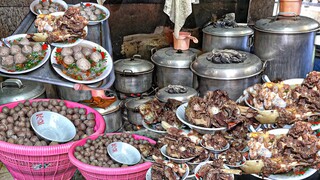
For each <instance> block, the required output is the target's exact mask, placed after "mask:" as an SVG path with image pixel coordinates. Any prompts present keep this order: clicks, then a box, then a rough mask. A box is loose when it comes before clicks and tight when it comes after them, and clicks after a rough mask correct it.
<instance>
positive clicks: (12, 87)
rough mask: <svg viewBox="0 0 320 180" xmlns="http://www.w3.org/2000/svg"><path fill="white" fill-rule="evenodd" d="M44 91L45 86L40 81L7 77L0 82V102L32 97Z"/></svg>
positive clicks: (4, 102)
mask: <svg viewBox="0 0 320 180" xmlns="http://www.w3.org/2000/svg"><path fill="white" fill-rule="evenodd" d="M44 92H45V87H44V86H43V85H42V84H41V83H37V82H34V81H27V80H20V79H7V80H5V81H3V82H0V104H6V103H9V102H14V101H20V100H26V99H34V98H37V97H39V96H40V95H42V94H43V93H44Z"/></svg>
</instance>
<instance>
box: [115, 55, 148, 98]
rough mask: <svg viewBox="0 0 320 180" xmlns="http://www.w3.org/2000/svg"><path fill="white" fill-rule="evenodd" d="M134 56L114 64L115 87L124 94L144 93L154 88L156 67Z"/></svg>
mask: <svg viewBox="0 0 320 180" xmlns="http://www.w3.org/2000/svg"><path fill="white" fill-rule="evenodd" d="M139 58H141V56H140V55H134V56H133V57H132V58H129V59H120V60H118V61H116V62H115V63H114V69H115V74H116V81H115V83H114V87H115V88H116V89H117V90H118V91H120V92H122V93H127V94H131V93H143V92H146V91H148V90H149V89H150V88H151V87H152V72H153V69H154V65H153V64H152V63H151V62H149V61H147V60H143V59H139Z"/></svg>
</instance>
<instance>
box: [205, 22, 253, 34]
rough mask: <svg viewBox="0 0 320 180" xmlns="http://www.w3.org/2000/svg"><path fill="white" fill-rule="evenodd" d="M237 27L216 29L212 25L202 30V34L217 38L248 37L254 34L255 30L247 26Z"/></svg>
mask: <svg viewBox="0 0 320 180" xmlns="http://www.w3.org/2000/svg"><path fill="white" fill-rule="evenodd" d="M238 25H239V26H237V27H225V28H224V27H214V26H212V25H210V26H207V27H205V28H203V29H202V32H204V33H207V34H211V35H215V36H247V35H251V34H253V30H252V29H251V28H250V27H248V26H247V25H246V24H241V23H238Z"/></svg>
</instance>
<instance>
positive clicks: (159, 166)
mask: <svg viewBox="0 0 320 180" xmlns="http://www.w3.org/2000/svg"><path fill="white" fill-rule="evenodd" d="M188 169H189V168H188V165H187V164H177V163H174V162H170V161H164V160H160V159H158V160H157V161H156V162H155V163H153V164H152V167H151V179H152V180H163V179H164V180H180V179H184V177H185V176H186V174H187V173H189V172H188Z"/></svg>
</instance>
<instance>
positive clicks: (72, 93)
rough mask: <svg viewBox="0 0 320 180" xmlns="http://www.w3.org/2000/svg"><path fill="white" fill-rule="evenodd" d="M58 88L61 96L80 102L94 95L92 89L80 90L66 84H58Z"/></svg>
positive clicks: (61, 97)
mask: <svg viewBox="0 0 320 180" xmlns="http://www.w3.org/2000/svg"><path fill="white" fill-rule="evenodd" d="M56 89H57V94H58V96H59V98H60V99H64V100H68V101H73V102H80V101H83V100H88V99H91V97H92V96H91V91H78V90H74V89H73V88H69V87H64V86H56Z"/></svg>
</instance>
